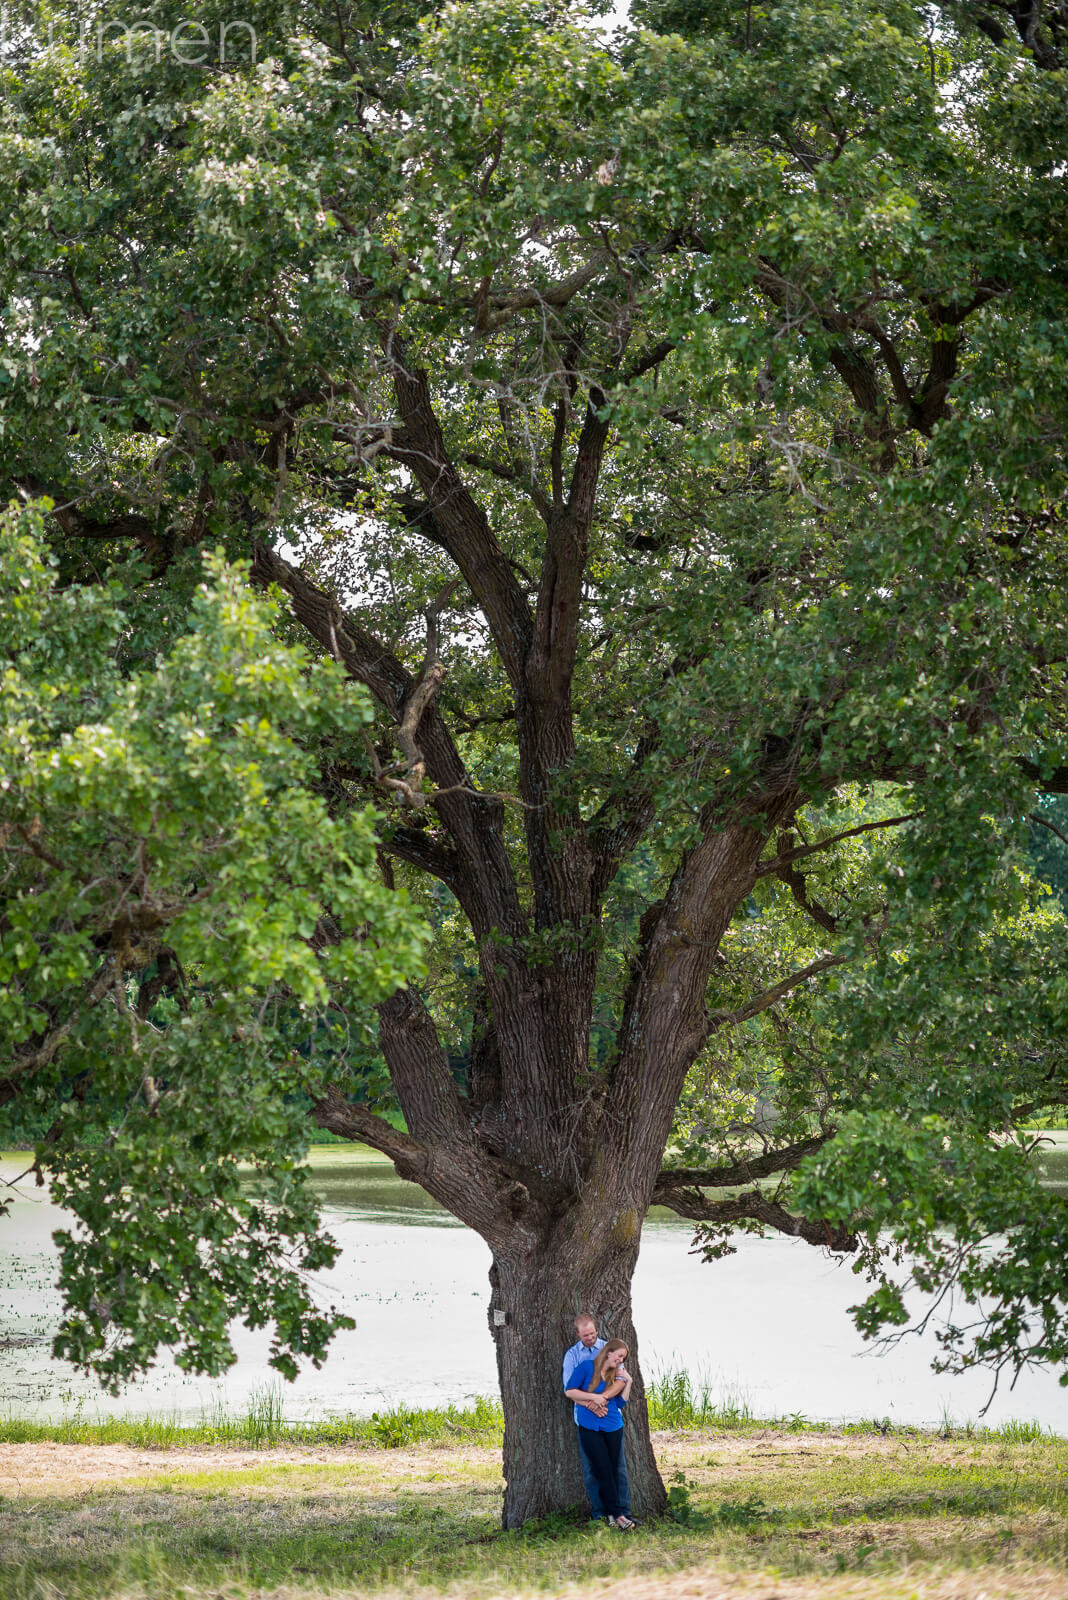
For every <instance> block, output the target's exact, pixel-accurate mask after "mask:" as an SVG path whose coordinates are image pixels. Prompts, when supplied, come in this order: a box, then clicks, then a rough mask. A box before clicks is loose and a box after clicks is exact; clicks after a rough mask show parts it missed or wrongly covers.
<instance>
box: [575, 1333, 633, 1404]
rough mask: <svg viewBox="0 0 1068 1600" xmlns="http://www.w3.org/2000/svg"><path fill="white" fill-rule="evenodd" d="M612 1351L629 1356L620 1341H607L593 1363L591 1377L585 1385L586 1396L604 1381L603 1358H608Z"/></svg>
mask: <svg viewBox="0 0 1068 1600" xmlns="http://www.w3.org/2000/svg"><path fill="white" fill-rule="evenodd" d="M613 1350H622V1352H623V1354H624V1356H629V1355H630V1351H629V1350H628V1349H627V1347H626V1345H625V1344H624V1343H623V1340H622V1339H609V1341H608V1343H607V1344H606V1345H605V1347H604V1349H603V1350H602V1351H601V1353H600V1355H599V1356H598V1357H597V1359H596V1361H595V1362H594V1363H593V1375H592V1377H591V1378H590V1381H589V1383H588V1384H587V1385H586V1392H587V1394H588V1393H590V1391H591V1390H593V1389H596V1388H597V1386H598V1384H601V1383H603V1382H604V1381H605V1379H604V1368H605V1358H606V1357H607V1356H610V1355H611V1354H612V1352H613Z"/></svg>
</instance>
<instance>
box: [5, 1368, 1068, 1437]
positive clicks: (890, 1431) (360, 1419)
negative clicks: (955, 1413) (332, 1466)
mask: <svg viewBox="0 0 1068 1600" xmlns="http://www.w3.org/2000/svg"><path fill="white" fill-rule="evenodd" d="M285 1399H286V1390H285V1389H284V1387H283V1386H282V1385H281V1384H272V1385H267V1386H265V1387H263V1388H261V1389H258V1390H254V1391H253V1394H252V1396H251V1398H250V1399H249V1402H248V1405H247V1406H246V1408H245V1410H244V1411H241V1412H233V1411H230V1410H227V1408H226V1407H224V1406H222V1405H217V1406H214V1407H212V1408H210V1409H208V1410H205V1411H204V1412H202V1413H201V1416H200V1417H199V1418H198V1419H196V1420H195V1421H189V1420H183V1419H182V1418H180V1417H179V1416H177V1415H176V1414H172V1415H170V1416H154V1417H153V1416H149V1417H135V1416H119V1417H97V1418H96V1419H91V1418H89V1417H87V1416H86V1415H85V1414H84V1412H82V1411H78V1412H76V1413H75V1414H74V1415H73V1416H69V1417H65V1418H61V1419H60V1420H59V1421H56V1422H47V1421H46V1422H37V1421H31V1420H28V1419H25V1418H22V1417H10V1416H9V1417H0V1444H44V1443H48V1442H53V1443H57V1444H125V1445H131V1446H133V1447H134V1448H135V1449H142V1450H143V1449H149V1450H153V1449H155V1450H164V1449H168V1448H176V1447H186V1448H190V1447H194V1446H224V1447H225V1446H232V1447H234V1448H242V1449H246V1450H247V1449H253V1450H260V1449H271V1448H274V1447H278V1446H282V1445H297V1446H299V1445H322V1446H330V1445H362V1446H366V1447H368V1448H380V1449H381V1448H384V1449H399V1448H401V1447H404V1446H408V1445H418V1444H462V1443H467V1444H479V1445H500V1444H501V1442H502V1440H503V1437H504V1415H503V1412H502V1410H501V1403H500V1400H499V1399H498V1398H497V1397H496V1396H490V1395H476V1396H473V1397H472V1399H471V1400H470V1402H469V1404H467V1405H466V1406H456V1405H448V1406H439V1407H426V1408H420V1407H412V1406H405V1405H398V1406H389V1407H383V1408H382V1409H381V1410H379V1411H374V1412H372V1413H371V1415H370V1416H352V1415H347V1414H345V1415H335V1416H325V1417H318V1418H311V1419H299V1418H297V1419H292V1418H287V1417H286V1415H285V1410H284V1405H285ZM646 1399H647V1403H648V1406H649V1422H650V1426H651V1427H652V1428H653V1429H654V1430H659V1431H672V1432H679V1431H681V1432H692V1431H694V1430H701V1431H709V1430H712V1431H717V1432H724V1433H740V1434H746V1433H760V1432H763V1431H765V1430H767V1429H769V1428H771V1429H775V1430H777V1431H779V1432H784V1433H798V1432H802V1431H804V1432H824V1433H844V1434H846V1435H849V1434H857V1435H863V1434H879V1435H882V1436H884V1437H895V1438H923V1437H926V1436H929V1435H930V1436H935V1435H937V1436H938V1437H940V1438H943V1439H948V1438H966V1439H979V1440H998V1439H1000V1440H1003V1441H1005V1442H1006V1443H1010V1444H1028V1443H1032V1442H1039V1443H1040V1442H1042V1441H1044V1440H1049V1441H1054V1440H1056V1438H1057V1436H1056V1435H1055V1434H1054V1433H1053V1432H1052V1431H1051V1429H1050V1428H1049V1427H1047V1426H1046V1425H1045V1424H1044V1423H1042V1422H1041V1421H1039V1420H1038V1419H1037V1418H1033V1419H1031V1420H1029V1421H1020V1420H1013V1421H1008V1422H1002V1423H998V1424H996V1425H993V1426H987V1425H984V1424H982V1423H979V1422H976V1421H969V1420H960V1421H958V1420H956V1419H954V1418H953V1417H952V1416H950V1415H949V1414H948V1413H946V1414H945V1415H944V1416H943V1417H942V1420H941V1422H940V1423H939V1424H938V1425H937V1427H935V1428H928V1429H925V1428H920V1427H914V1426H911V1425H909V1424H907V1423H900V1422H893V1421H891V1419H890V1418H889V1417H881V1418H880V1417H869V1418H859V1419H855V1420H852V1421H845V1422H843V1421H834V1422H826V1421H819V1420H815V1419H813V1418H811V1417H808V1416H806V1415H805V1414H804V1413H803V1412H800V1411H795V1412H788V1413H785V1414H783V1415H782V1416H777V1417H758V1416H755V1415H754V1414H753V1411H752V1408H751V1406H750V1403H749V1400H748V1398H747V1397H746V1395H745V1394H744V1392H743V1391H741V1390H739V1389H737V1388H734V1387H731V1386H727V1387H726V1388H724V1387H722V1386H719V1387H717V1386H716V1384H715V1382H714V1380H712V1379H710V1378H708V1377H706V1376H703V1375H700V1374H698V1375H697V1376H694V1375H693V1374H692V1373H690V1372H689V1371H687V1369H686V1368H685V1367H681V1366H679V1367H671V1368H668V1369H666V1370H665V1371H662V1372H659V1373H654V1374H653V1376H652V1377H651V1379H650V1381H649V1384H648V1387H647V1389H646Z"/></svg>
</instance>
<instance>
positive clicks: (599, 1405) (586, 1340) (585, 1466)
mask: <svg viewBox="0 0 1068 1600" xmlns="http://www.w3.org/2000/svg"><path fill="white" fill-rule="evenodd" d="M575 1333H576V1335H577V1338H576V1340H575V1343H574V1344H573V1345H572V1346H571V1348H570V1349H569V1350H565V1351H564V1389H565V1391H566V1390H568V1389H570V1388H571V1379H572V1377H573V1375H574V1373H575V1369H576V1368H577V1367H579V1366H581V1365H582V1363H583V1362H584V1361H592V1360H593V1358H594V1356H596V1355H599V1354H600V1352H601V1351H602V1350H603V1349H604V1344H605V1342H604V1340H603V1339H602V1338H601V1337H600V1335H599V1334H598V1332H597V1324H596V1322H594V1320H593V1318H592V1317H591V1316H590V1314H589V1312H588V1311H580V1312H579V1315H578V1316H577V1317H576V1318H575ZM619 1376H620V1377H621V1378H625V1377H627V1376H628V1374H627V1373H626V1372H625V1371H624V1370H623V1369H622V1368H620V1372H619ZM580 1405H584V1406H587V1407H588V1408H589V1410H590V1411H592V1412H593V1414H594V1416H595V1417H603V1416H604V1415H605V1413H606V1411H607V1410H608V1406H607V1404H606V1402H605V1401H604V1400H602V1398H601V1396H600V1395H596V1394H591V1395H590V1396H589V1398H588V1399H585V1400H576V1401H575V1433H576V1435H577V1436H578V1447H579V1457H580V1459H581V1461H582V1477H583V1480H584V1482H585V1484H586V1493H587V1494H588V1495H589V1497H590V1508H591V1511H592V1514H593V1520H594V1521H595V1522H601V1521H603V1519H604V1514H605V1511H604V1506H603V1505H602V1504H601V1491H600V1489H599V1488H598V1486H597V1479H596V1477H595V1476H594V1471H593V1463H592V1462H591V1461H590V1459H589V1457H588V1455H587V1453H586V1445H585V1441H584V1439H583V1433H584V1432H585V1431H586V1430H585V1429H583V1428H580V1427H579V1426H578V1411H579V1406H580ZM619 1493H620V1498H621V1499H622V1501H623V1509H624V1511H625V1513H626V1515H627V1516H628V1517H629V1516H630V1485H629V1484H628V1483H627V1468H626V1463H625V1462H623V1463H621V1467H620V1474H619Z"/></svg>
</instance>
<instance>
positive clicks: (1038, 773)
mask: <svg viewBox="0 0 1068 1600" xmlns="http://www.w3.org/2000/svg"><path fill="white" fill-rule="evenodd" d="M1016 765H1017V766H1018V767H1019V769H1020V771H1021V772H1022V773H1023V775H1024V777H1025V778H1029V779H1030V780H1031V782H1032V783H1033V784H1034V785H1035V788H1036V789H1038V790H1039V792H1040V793H1041V794H1068V767H1054V768H1053V769H1052V771H1050V772H1043V770H1042V768H1041V767H1039V766H1036V764H1035V763H1034V762H1033V761H1025V760H1024V759H1023V758H1022V757H1017V761H1016Z"/></svg>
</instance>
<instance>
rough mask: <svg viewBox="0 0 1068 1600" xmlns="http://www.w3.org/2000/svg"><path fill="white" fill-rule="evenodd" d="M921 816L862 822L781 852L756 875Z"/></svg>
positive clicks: (772, 870)
mask: <svg viewBox="0 0 1068 1600" xmlns="http://www.w3.org/2000/svg"><path fill="white" fill-rule="evenodd" d="M919 816H922V812H919V811H909V812H906V813H905V815H904V816H900V817H887V818H886V819H885V820H884V821H882V822H862V823H860V824H859V826H858V827H856V828H846V829H845V830H844V831H843V832H842V833H832V834H830V835H829V836H828V837H827V838H826V839H817V841H816V843H815V844H802V845H796V846H794V847H793V848H792V849H789V850H783V851H780V852H779V854H778V855H776V856H773V857H772V859H771V860H770V861H762V862H761V863H760V866H759V867H758V868H757V874H756V875H757V877H758V878H766V877H767V876H768V875H769V874H770V873H773V872H774V873H778V872H779V871H780V870H781V868H783V867H786V866H789V865H790V863H791V862H794V861H801V860H802V859H803V858H804V857H805V856H811V855H815V854H816V852H817V851H818V850H829V849H830V847H831V845H833V844H840V843H841V841H842V840H843V839H855V838H856V837H857V835H858V834H861V833H873V832H874V831H875V830H876V829H878V828H899V827H900V826H901V824H902V823H903V822H915V820H916V818H917V817H919Z"/></svg>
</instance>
